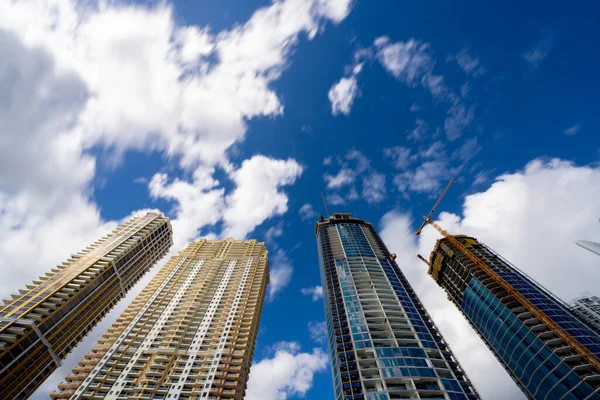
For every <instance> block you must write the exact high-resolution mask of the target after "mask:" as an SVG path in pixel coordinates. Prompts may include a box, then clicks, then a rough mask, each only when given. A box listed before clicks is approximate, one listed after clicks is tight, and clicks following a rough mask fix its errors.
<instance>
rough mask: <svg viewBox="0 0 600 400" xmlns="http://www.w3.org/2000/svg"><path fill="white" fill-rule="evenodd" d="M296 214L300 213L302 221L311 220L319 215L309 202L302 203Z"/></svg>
mask: <svg viewBox="0 0 600 400" xmlns="http://www.w3.org/2000/svg"><path fill="white" fill-rule="evenodd" d="M298 214H300V218H301V219H302V221H307V220H312V219H314V218H316V217H317V216H318V215H319V213H318V212H316V211H315V209H314V208H313V206H312V204H310V203H304V204H303V205H302V207H300V209H299V210H298Z"/></svg>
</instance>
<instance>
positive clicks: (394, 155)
mask: <svg viewBox="0 0 600 400" xmlns="http://www.w3.org/2000/svg"><path fill="white" fill-rule="evenodd" d="M383 155H384V156H385V157H387V158H390V159H391V160H392V163H393V166H394V168H396V169H399V170H403V169H406V168H408V167H409V166H410V163H411V162H412V160H413V155H412V154H411V150H410V149H409V148H407V147H403V146H395V147H388V148H385V149H383Z"/></svg>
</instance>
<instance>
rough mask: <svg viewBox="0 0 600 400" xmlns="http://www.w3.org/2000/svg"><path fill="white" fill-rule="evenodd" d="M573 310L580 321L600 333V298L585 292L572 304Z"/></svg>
mask: <svg viewBox="0 0 600 400" xmlns="http://www.w3.org/2000/svg"><path fill="white" fill-rule="evenodd" d="M571 310H572V311H573V313H574V314H575V315H577V317H579V319H581V320H582V321H584V322H585V323H587V324H588V325H590V326H591V327H592V328H595V329H596V330H597V331H598V332H600V297H598V296H592V294H591V293H590V292H584V293H582V294H581V297H577V298H576V299H574V300H573V301H572V302H571Z"/></svg>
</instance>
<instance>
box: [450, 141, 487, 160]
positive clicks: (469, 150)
mask: <svg viewBox="0 0 600 400" xmlns="http://www.w3.org/2000/svg"><path fill="white" fill-rule="evenodd" d="M481 149H482V147H481V146H480V145H479V144H478V143H477V137H473V138H470V139H467V140H465V142H464V143H463V145H462V146H460V147H459V148H458V149H456V150H455V151H454V153H452V157H454V158H458V159H459V160H461V161H463V162H467V161H469V160H471V159H472V158H473V157H475V156H476V155H477V154H478V153H479V152H480V151H481Z"/></svg>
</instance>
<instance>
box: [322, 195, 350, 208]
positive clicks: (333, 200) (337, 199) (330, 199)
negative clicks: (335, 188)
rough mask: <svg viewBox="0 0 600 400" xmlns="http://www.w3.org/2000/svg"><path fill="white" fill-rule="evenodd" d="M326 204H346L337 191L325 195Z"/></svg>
mask: <svg viewBox="0 0 600 400" xmlns="http://www.w3.org/2000/svg"><path fill="white" fill-rule="evenodd" d="M327 204H329V205H332V206H342V205H344V204H346V200H344V198H343V197H342V196H340V195H339V194H338V193H331V194H328V195H327Z"/></svg>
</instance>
